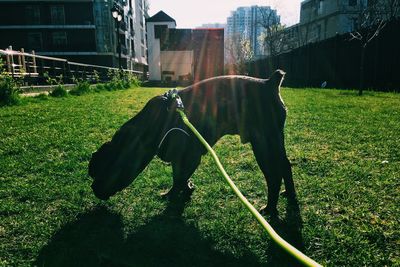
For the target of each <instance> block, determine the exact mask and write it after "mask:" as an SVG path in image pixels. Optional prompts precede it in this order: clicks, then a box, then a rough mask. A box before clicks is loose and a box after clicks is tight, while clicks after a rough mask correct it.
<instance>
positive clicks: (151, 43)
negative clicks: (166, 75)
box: [147, 21, 176, 81]
mask: <svg viewBox="0 0 400 267" xmlns="http://www.w3.org/2000/svg"><path fill="white" fill-rule="evenodd" d="M155 25H167V27H168V28H175V27H176V24H175V22H172V21H171V22H148V23H147V46H148V63H149V80H150V81H161V62H160V39H156V38H155V34H154V26H155Z"/></svg>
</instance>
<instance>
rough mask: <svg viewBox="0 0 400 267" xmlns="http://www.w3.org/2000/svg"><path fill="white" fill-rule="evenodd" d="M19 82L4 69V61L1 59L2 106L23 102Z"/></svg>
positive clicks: (0, 102)
mask: <svg viewBox="0 0 400 267" xmlns="http://www.w3.org/2000/svg"><path fill="white" fill-rule="evenodd" d="M20 92H21V90H20V88H19V86H18V83H17V82H16V81H15V80H14V79H13V78H12V77H11V76H10V75H9V74H8V73H6V72H4V71H3V62H2V61H1V60H0V106H11V105H16V104H19V103H20V102H21V97H20V95H19V94H20Z"/></svg>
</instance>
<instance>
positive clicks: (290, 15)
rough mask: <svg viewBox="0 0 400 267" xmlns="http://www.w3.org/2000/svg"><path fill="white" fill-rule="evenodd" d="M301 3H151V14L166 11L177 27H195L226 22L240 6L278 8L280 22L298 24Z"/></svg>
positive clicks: (229, 0) (187, 0)
mask: <svg viewBox="0 0 400 267" xmlns="http://www.w3.org/2000/svg"><path fill="white" fill-rule="evenodd" d="M301 1H302V0H149V3H150V10H149V15H150V16H153V15H154V14H156V13H157V12H158V11H160V10H163V11H164V12H165V13H167V14H168V15H170V16H171V17H172V18H174V19H175V20H176V24H177V27H178V28H195V27H198V26H201V25H202V24H206V23H226V18H227V17H228V16H229V15H230V12H231V11H233V10H236V8H237V7H239V6H251V5H259V6H260V5H264V6H271V7H272V8H274V9H277V12H278V15H280V16H281V23H282V24H285V25H287V26H290V25H293V24H295V23H297V22H298V21H299V16H300V2H301Z"/></svg>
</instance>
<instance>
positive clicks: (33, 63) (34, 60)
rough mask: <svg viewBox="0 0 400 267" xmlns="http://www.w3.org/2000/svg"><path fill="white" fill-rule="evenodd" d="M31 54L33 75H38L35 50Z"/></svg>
mask: <svg viewBox="0 0 400 267" xmlns="http://www.w3.org/2000/svg"><path fill="white" fill-rule="evenodd" d="M31 53H32V67H33V73H37V67H36V57H35V50H32V52H31Z"/></svg>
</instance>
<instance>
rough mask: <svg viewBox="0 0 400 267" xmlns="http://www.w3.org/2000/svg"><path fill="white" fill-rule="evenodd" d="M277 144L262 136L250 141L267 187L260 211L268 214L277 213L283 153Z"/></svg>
mask: <svg viewBox="0 0 400 267" xmlns="http://www.w3.org/2000/svg"><path fill="white" fill-rule="evenodd" d="M278 144H279V142H274V141H272V140H265V139H264V138H257V139H253V140H252V141H251V145H252V148H253V152H254V156H255V157H256V160H257V163H258V166H259V167H260V169H261V171H262V172H263V174H264V176H265V179H266V181H267V187H268V201H267V206H266V207H264V208H262V210H261V212H263V213H267V214H270V215H277V213H278V210H277V204H278V198H279V190H280V187H281V184H282V177H283V172H282V160H283V155H282V151H281V149H280V147H279V145H278Z"/></svg>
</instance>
